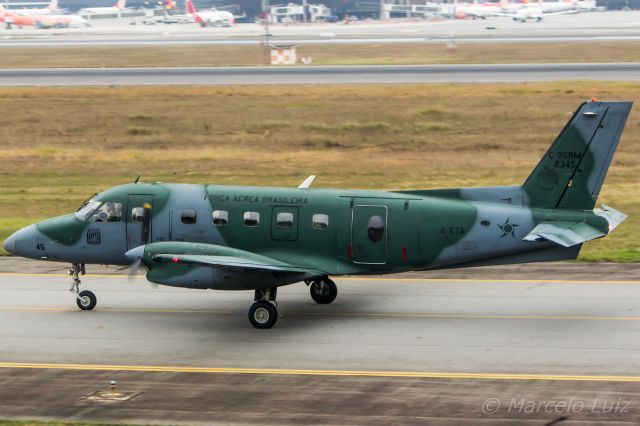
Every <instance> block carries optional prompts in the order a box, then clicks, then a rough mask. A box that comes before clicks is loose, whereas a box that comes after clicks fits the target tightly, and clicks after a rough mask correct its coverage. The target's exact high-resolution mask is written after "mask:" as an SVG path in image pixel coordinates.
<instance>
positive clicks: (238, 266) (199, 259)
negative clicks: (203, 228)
mask: <svg viewBox="0 0 640 426" xmlns="http://www.w3.org/2000/svg"><path fill="white" fill-rule="evenodd" d="M247 253H248V252H247ZM256 257H259V258H260V259H256ZM153 261H154V262H157V263H176V264H184V265H197V266H209V267H212V268H220V269H231V270H247V269H253V270H260V271H279V272H294V273H315V274H321V272H320V271H315V270H312V269H308V268H302V267H297V266H294V265H289V264H286V263H283V262H279V261H277V260H275V259H271V258H269V257H266V256H258V255H255V254H250V256H246V257H241V256H212V255H203V254H156V255H154V256H153Z"/></svg>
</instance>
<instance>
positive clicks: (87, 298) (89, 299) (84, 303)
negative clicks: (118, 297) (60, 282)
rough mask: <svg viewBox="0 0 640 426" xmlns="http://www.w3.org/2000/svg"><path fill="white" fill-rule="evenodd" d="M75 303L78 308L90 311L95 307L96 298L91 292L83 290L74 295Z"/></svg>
mask: <svg viewBox="0 0 640 426" xmlns="http://www.w3.org/2000/svg"><path fill="white" fill-rule="evenodd" d="M76 303H77V304H78V308H80V309H82V310H83V311H90V310H92V309H93V308H95V307H96V303H98V298H97V297H96V295H95V294H93V292H91V291H89V290H84V291H81V292H80V293H78V297H76Z"/></svg>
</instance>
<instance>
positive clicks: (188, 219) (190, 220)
mask: <svg viewBox="0 0 640 426" xmlns="http://www.w3.org/2000/svg"><path fill="white" fill-rule="evenodd" d="M197 218H198V214H197V213H196V209H184V210H182V214H181V215H180V221H181V222H182V223H184V224H185V225H193V224H194V223H196V220H197Z"/></svg>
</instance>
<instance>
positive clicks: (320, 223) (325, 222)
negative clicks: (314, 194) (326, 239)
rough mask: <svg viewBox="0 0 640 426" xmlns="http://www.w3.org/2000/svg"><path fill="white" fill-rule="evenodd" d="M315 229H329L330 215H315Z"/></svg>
mask: <svg viewBox="0 0 640 426" xmlns="http://www.w3.org/2000/svg"><path fill="white" fill-rule="evenodd" d="M312 222H313V229H327V228H328V227H329V215H326V214H319V213H318V214H314V215H313V218H312Z"/></svg>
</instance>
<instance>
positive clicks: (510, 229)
mask: <svg viewBox="0 0 640 426" xmlns="http://www.w3.org/2000/svg"><path fill="white" fill-rule="evenodd" d="M518 226H520V225H516V224H515V223H511V220H510V219H509V218H507V221H506V222H505V223H504V225H498V228H500V230H501V231H502V235H500V238H502V237H506V236H507V235H511V238H515V237H516V235H515V231H516V228H517V227H518Z"/></svg>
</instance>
